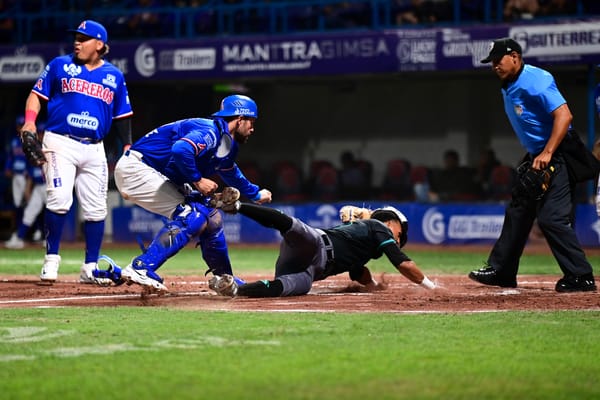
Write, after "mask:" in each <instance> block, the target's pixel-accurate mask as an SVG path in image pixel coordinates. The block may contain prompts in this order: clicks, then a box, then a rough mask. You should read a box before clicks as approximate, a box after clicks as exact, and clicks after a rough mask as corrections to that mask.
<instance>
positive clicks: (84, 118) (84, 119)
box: [67, 112, 98, 131]
mask: <svg viewBox="0 0 600 400" xmlns="http://www.w3.org/2000/svg"><path fill="white" fill-rule="evenodd" d="M67 124H69V125H71V126H73V127H75V128H81V129H89V130H92V131H95V130H98V119H97V118H96V117H92V116H90V114H89V113H87V112H83V113H81V114H73V113H71V114H69V115H67Z"/></svg>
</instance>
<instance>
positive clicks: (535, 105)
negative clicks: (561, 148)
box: [502, 64, 566, 155]
mask: <svg viewBox="0 0 600 400" xmlns="http://www.w3.org/2000/svg"><path fill="white" fill-rule="evenodd" d="M502 96H503V97H504V111H505V112H506V115H507V116H508V119H509V121H510V123H511V125H512V127H513V129H514V130H515V133H516V134H517V137H518V138H519V141H520V142H521V144H522V145H523V147H525V149H527V151H528V152H529V153H531V154H534V155H537V154H539V153H541V152H542V150H544V146H546V143H547V142H548V139H550V134H551V133H552V126H553V124H554V118H553V117H552V115H551V114H552V112H553V111H554V110H556V109H557V108H558V107H560V106H561V105H563V104H565V103H566V100H565V99H564V97H563V96H562V94H561V93H560V92H559V91H558V88H557V87H556V82H555V81H554V77H553V76H552V75H551V74H550V73H549V72H548V71H545V70H543V69H541V68H538V67H534V66H532V65H528V64H525V66H524V67H523V70H522V71H521V73H520V74H519V76H518V78H517V79H516V80H515V81H514V82H510V83H508V84H507V85H505V86H503V88H502Z"/></svg>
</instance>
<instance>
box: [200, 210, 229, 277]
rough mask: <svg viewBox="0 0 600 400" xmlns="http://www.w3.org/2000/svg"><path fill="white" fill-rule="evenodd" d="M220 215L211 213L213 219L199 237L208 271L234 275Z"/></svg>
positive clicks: (216, 273)
mask: <svg viewBox="0 0 600 400" xmlns="http://www.w3.org/2000/svg"><path fill="white" fill-rule="evenodd" d="M220 217H221V215H220V214H219V213H215V214H214V215H211V221H210V222H209V224H208V226H207V228H206V229H205V230H204V232H202V234H201V235H200V237H199V245H200V249H201V250H202V258H203V259H204V261H205V262H206V265H208V271H207V273H208V272H212V273H213V274H215V275H223V274H228V275H233V271H232V268H231V261H230V259H229V251H228V250H227V242H226V240H225V234H224V233H223V222H222V221H221V219H220ZM217 220H218V221H217Z"/></svg>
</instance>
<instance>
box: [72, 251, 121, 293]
mask: <svg viewBox="0 0 600 400" xmlns="http://www.w3.org/2000/svg"><path fill="white" fill-rule="evenodd" d="M102 260H104V261H106V262H107V263H108V268H107V269H100V268H99V267H98V264H97V263H88V264H83V266H82V267H81V274H80V275H79V282H81V283H88V284H93V285H99V286H111V285H113V284H114V285H115V286H118V285H121V284H123V283H125V282H124V281H123V279H121V268H119V266H118V265H117V264H116V263H115V262H114V261H113V260H112V259H111V258H110V257H108V256H105V255H101V256H100V257H99V258H98V262H100V261H102Z"/></svg>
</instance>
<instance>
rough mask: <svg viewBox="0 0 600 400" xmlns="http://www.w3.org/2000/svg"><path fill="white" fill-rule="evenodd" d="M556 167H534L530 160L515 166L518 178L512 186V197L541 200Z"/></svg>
mask: <svg viewBox="0 0 600 400" xmlns="http://www.w3.org/2000/svg"><path fill="white" fill-rule="evenodd" d="M555 172H556V167H555V166H554V165H551V164H550V165H548V166H547V167H546V168H544V169H534V168H533V167H532V166H531V162H530V161H525V162H524V163H522V164H521V165H519V167H518V168H517V174H518V180H517V183H516V185H515V186H514V188H513V197H514V198H519V199H528V200H534V201H537V200H541V199H542V197H544V194H546V191H547V190H548V188H549V187H550V182H551V181H552V178H553V177H554V173H555Z"/></svg>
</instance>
